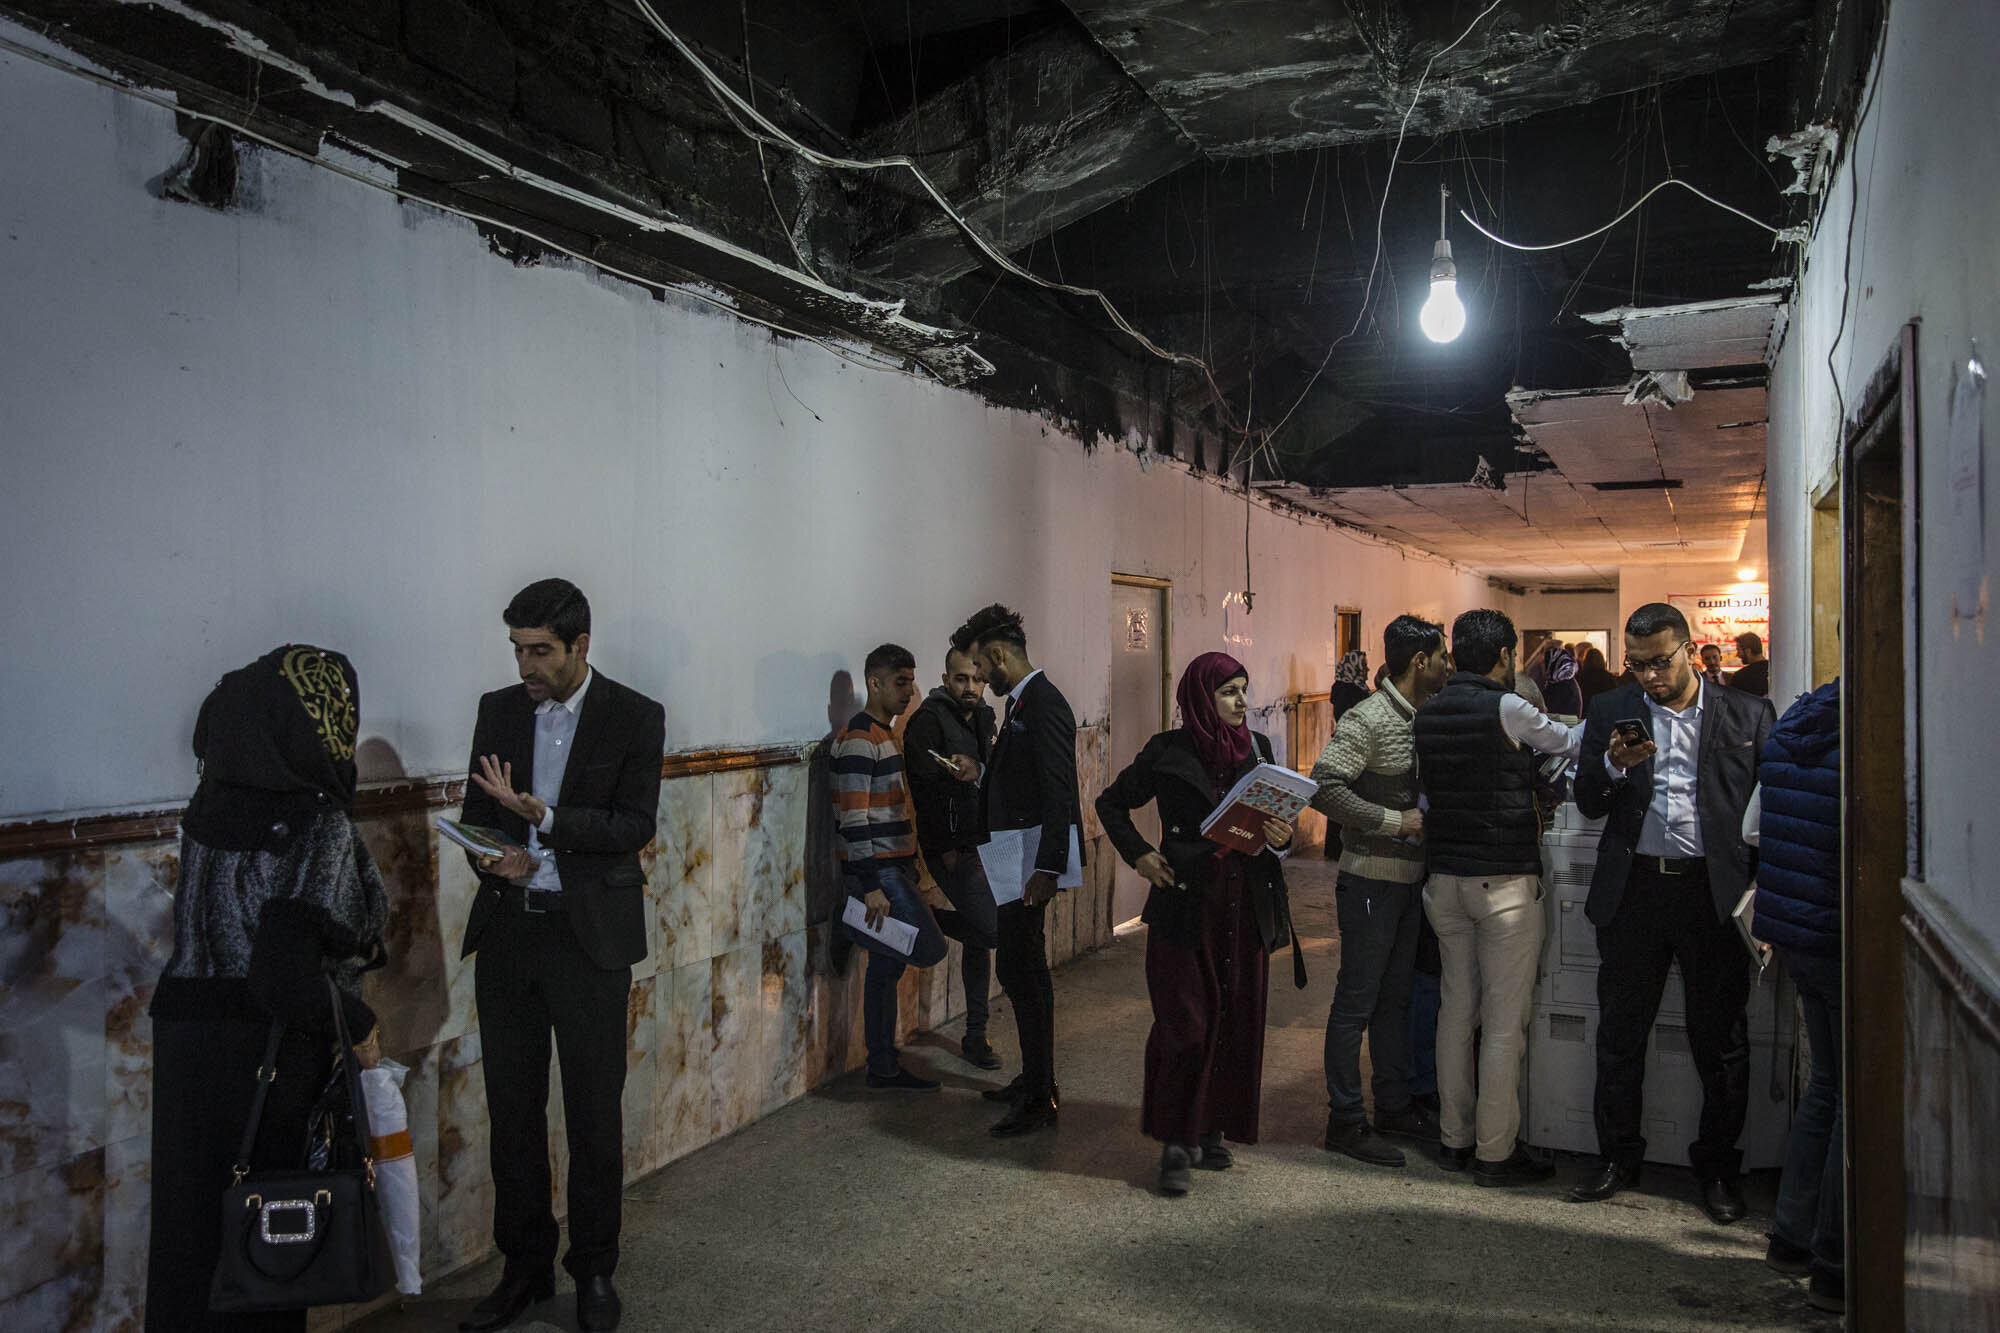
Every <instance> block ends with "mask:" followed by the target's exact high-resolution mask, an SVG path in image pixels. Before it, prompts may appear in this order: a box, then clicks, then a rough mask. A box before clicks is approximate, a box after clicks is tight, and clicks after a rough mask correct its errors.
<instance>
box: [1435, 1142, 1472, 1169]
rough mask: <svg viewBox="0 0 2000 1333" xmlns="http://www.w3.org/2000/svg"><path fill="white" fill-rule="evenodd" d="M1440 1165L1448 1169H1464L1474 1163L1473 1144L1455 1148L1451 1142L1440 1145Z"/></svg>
mask: <svg viewBox="0 0 2000 1333" xmlns="http://www.w3.org/2000/svg"><path fill="white" fill-rule="evenodd" d="M1438 1165H1439V1166H1441V1167H1443V1168H1444V1169H1445V1170H1447V1171H1463V1170H1465V1168H1466V1167H1468V1166H1471V1165H1472V1145H1471V1144H1467V1145H1466V1146H1465V1147H1463V1148H1454V1147H1451V1146H1450V1145H1449V1144H1444V1143H1440V1144H1439V1145H1438Z"/></svg>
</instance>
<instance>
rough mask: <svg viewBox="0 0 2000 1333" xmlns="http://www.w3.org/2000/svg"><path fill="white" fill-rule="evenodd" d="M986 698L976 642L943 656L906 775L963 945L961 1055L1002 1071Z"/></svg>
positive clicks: (921, 840)
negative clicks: (989, 1029)
mask: <svg viewBox="0 0 2000 1333" xmlns="http://www.w3.org/2000/svg"><path fill="white" fill-rule="evenodd" d="M985 693H986V673H985V672H984V671H982V670H981V669H980V667H979V664H978V663H976V662H974V661H973V660H972V654H971V645H970V644H959V643H956V642H954V643H953V644H952V646H951V648H950V650H949V651H947V652H946V653H945V658H944V683H943V684H942V685H940V686H938V687H937V688H936V689H934V690H932V691H931V692H930V695H929V697H927V698H926V699H925V700H924V701H923V702H922V703H921V704H919V705H917V711H916V712H915V713H912V714H911V715H910V720H909V722H908V723H907V724H905V725H904V727H903V754H904V765H903V773H904V776H905V778H906V779H907V780H908V781H909V784H910V803H911V804H912V805H913V806H915V807H916V816H917V846H918V847H919V848H920V849H921V850H922V851H923V854H924V861H925V862H926V863H927V864H928V865H929V866H930V868H931V876H932V878H934V879H935V880H937V882H938V887H940V888H941V889H943V890H944V896H945V897H947V898H949V899H950V900H951V905H952V906H953V907H954V908H956V909H957V910H956V911H955V912H950V913H945V914H943V915H941V916H939V917H938V926H939V928H940V929H942V930H943V931H944V933H945V934H947V935H951V936H952V937H953V938H955V939H957V940H958V941H959V942H960V943H961V944H963V945H964V953H963V955H962V958H961V961H960V968H961V970H962V971H963V972H964V974H965V1035H964V1036H963V1037H961V1038H960V1039H959V1043H958V1050H959V1054H960V1055H963V1056H964V1057H965V1058H966V1060H967V1061H969V1062H970V1063H972V1064H974V1065H977V1066H978V1067H979V1068H981V1069H998V1068H999V1067H1000V1057H999V1056H997V1055H995V1054H994V1053H993V1047H992V1045H991V1043H989V1042H988V1041H987V1040H986V999H987V991H988V989H989V988H990V983H991V978H992V965H993V952H992V950H993V946H994V944H995V943H997V942H998V929H999V923H998V918H997V917H996V915H995V911H996V909H995V907H994V905H993V890H992V889H991V888H990V887H989V886H988V885H987V883H986V873H985V871H984V870H983V869H982V868H981V866H980V864H979V844H980V843H981V842H983V841H985V833H984V831H983V830H984V821H983V820H982V819H981V818H980V814H979V775H980V774H981V773H983V772H985V770H986V761H987V759H988V758H989V757H990V755H991V753H992V748H993V710H992V709H991V708H990V707H988V706H987V705H986V703H985V702H984V701H983V700H982V699H981V698H980V696H981V695H983V694H985ZM940 756H942V759H940ZM945 761H949V765H948V766H947V763H946V762H945Z"/></svg>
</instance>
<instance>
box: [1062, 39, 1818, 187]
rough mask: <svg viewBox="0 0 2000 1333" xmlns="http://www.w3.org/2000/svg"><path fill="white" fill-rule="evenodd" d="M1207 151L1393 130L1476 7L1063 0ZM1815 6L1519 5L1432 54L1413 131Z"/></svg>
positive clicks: (1671, 70)
mask: <svg viewBox="0 0 2000 1333" xmlns="http://www.w3.org/2000/svg"><path fill="white" fill-rule="evenodd" d="M1066 3H1067V4H1068V7H1069V9H1070V10H1071V12H1073V13H1074V14H1075V15H1076V16H1077V18H1079V19H1080V20H1082V22H1083V24H1084V26H1085V27H1087V28H1089V29H1090V31H1091V34H1092V35H1093V36H1095V37H1096V38H1097V40H1098V41H1099V42H1101V43H1102V44H1103V46H1104V49H1105V50H1106V51H1108V52H1110V53H1111V55H1112V56H1113V57H1114V58H1115V59H1116V60H1117V61H1118V62H1119V63H1120V64H1121V65H1123V66H1124V67H1125V69H1126V70H1127V72H1129V73H1130V74H1131V76H1132V78H1133V79H1134V80H1135V81H1136V82H1137V83H1138V84H1139V86H1140V87H1142V88H1144V89H1145V90H1146V92H1147V94H1148V95H1149V96H1150V97H1152V99H1153V100H1154V101H1155V102H1157V103H1158V104H1159V105H1160V107H1161V108H1162V109H1163V110H1164V111H1165V112H1166V114H1167V115H1168V116H1170V117H1171V118H1172V119H1173V121H1174V123H1175V124H1176V125H1178V126H1179V127H1180V128H1181V130H1182V131H1183V132H1185V133H1186V134H1187V135H1188V136H1189V137H1190V138H1191V139H1193V140H1194V141H1195V142H1196V143H1198V144H1200V145H1201V148H1202V150H1203V151H1204V152H1206V153H1209V154H1210V155H1212V156H1216V157H1247V156H1256V155H1261V154H1265V153H1271V152H1278V151H1283V150H1287V149H1297V148H1316V147H1325V146H1329V145H1336V144H1345V143H1358V142H1363V141H1366V140H1370V139H1379V138H1384V137H1393V136H1394V135H1395V134H1396V133H1397V130H1398V127H1399V125H1400V124H1401V122H1402V118H1403V114H1404V112H1405V111H1407V110H1408V109H1409V105H1410V96H1411V94H1412V93H1413V92H1414V91H1415V90H1416V86H1417V80H1418V78H1419V77H1420V76H1421V75H1422V74H1423V71H1424V66H1425V64H1426V62H1428V61H1430V60H1431V58H1432V57H1433V56H1436V55H1438V53H1439V52H1440V51H1442V50H1443V48H1445V47H1446V46H1448V45H1450V43H1451V42H1452V40H1453V39H1454V38H1456V37H1457V36H1458V35H1459V34H1460V33H1461V32H1462V31H1464V29H1465V27H1466V26H1467V25H1468V24H1470V23H1471V20H1472V18H1473V17H1474V16H1475V15H1476V14H1478V13H1479V7H1478V6H1476V5H1473V4H1469V3H1467V4H1453V5H1439V4H1417V3H1410V2H1408V0H1349V2H1348V3H1340V2H1339V0H1066ZM1811 8H1812V6H1811V3H1810V0H1518V3H1513V4H1508V5H1503V6H1502V7H1501V8H1500V9H1499V10H1498V11H1497V12H1495V13H1494V14H1493V15H1492V16H1491V17H1490V18H1489V19H1487V20H1486V21H1485V22H1483V23H1481V24H1479V25H1478V26H1477V27H1476V28H1475V30H1474V31H1473V33H1472V35H1471V36H1470V37H1468V38H1467V39H1466V40H1465V41H1464V42H1463V43H1461V44H1460V45H1459V46H1457V47H1456V48H1455V49H1453V50H1451V51H1450V52H1448V53H1445V54H1443V55H1441V56H1439V58H1438V59H1437V62H1436V64H1435V66H1434V67H1433V68H1432V70H1431V74H1430V79H1429V81H1428V82H1427V83H1426V85H1425V87H1424V90H1423V95H1422V97H1421V98H1420V99H1419V101H1418V103H1417V107H1416V110H1415V111H1414V112H1413V113H1412V114H1411V116H1410V122H1409V132H1410V134H1412V135H1414V136H1418V137H1424V136H1433V135H1440V134H1449V133H1454V132H1456V131H1460V130H1468V129H1473V128H1476V127H1482V126H1492V125H1497V124H1501V123H1504V122H1507V121H1511V120H1517V119H1519V118H1521V117H1524V116H1531V115H1534V114H1536V113H1537V112H1542V111H1549V110H1553V109H1555V108H1557V107H1563V106H1572V105H1576V104H1578V103H1583V102H1591V101H1596V100H1598V99H1600V98H1604V97H1607V96H1610V95H1612V94H1614V93H1620V92H1625V91H1627V90H1630V89H1633V88H1641V87H1647V86H1650V85H1653V84H1657V83H1662V82H1666V81H1669V80H1674V79H1681V78H1687V77H1689V76H1691V75H1696V74H1707V73H1713V72H1715V71H1717V70H1722V69H1729V68H1732V67H1734V66H1737V65H1744V64H1754V63H1756V62H1758V61H1762V60H1767V59H1770V58H1772V57H1773V56H1776V55H1779V54H1782V53H1783V52H1785V51H1786V50H1788V49H1789V48H1790V47H1792V46H1794V45H1796V43H1797V42H1798V41H1799V40H1800V38H1801V37H1802V36H1803V34H1804V32H1805V23H1806V18H1807V16H1808V14H1809V13H1810V11H1811Z"/></svg>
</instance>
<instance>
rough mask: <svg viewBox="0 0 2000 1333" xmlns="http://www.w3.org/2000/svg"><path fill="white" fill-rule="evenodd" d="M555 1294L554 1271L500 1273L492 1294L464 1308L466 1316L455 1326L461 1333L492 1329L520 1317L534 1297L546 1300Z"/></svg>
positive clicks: (485, 1331)
mask: <svg viewBox="0 0 2000 1333" xmlns="http://www.w3.org/2000/svg"><path fill="white" fill-rule="evenodd" d="M555 1294H556V1279H555V1274H553V1273H537V1274H536V1275H535V1276H533V1277H503V1278H501V1279H500V1285H499V1286H497V1287H495V1288H494V1289H493V1292H492V1294H491V1295H489V1296H487V1298H486V1299H485V1300H483V1301H481V1302H479V1304H477V1305H475V1306H473V1307H472V1308H471V1309H470V1310H468V1311H467V1312H466V1315H465V1318H463V1319H461V1320H459V1321H458V1326H459V1328H461V1329H463V1330H464V1333H492V1330H494V1329H499V1328H505V1327H507V1325H509V1324H511V1323H513V1322H514V1321H515V1320H516V1319H519V1318H520V1317H521V1315H522V1314H523V1313H524V1312H526V1310H527V1308H528V1307H529V1306H531V1305H533V1304H535V1303H536V1302H537V1301H545V1300H547V1299H548V1298H549V1297H551V1296H553V1295H555Z"/></svg>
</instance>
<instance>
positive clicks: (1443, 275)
mask: <svg viewBox="0 0 2000 1333" xmlns="http://www.w3.org/2000/svg"><path fill="white" fill-rule="evenodd" d="M1431 281H1432V282H1457V281H1458V265H1456V264H1454V263H1452V262H1451V242H1450V241H1447V240H1443V239H1440V240H1439V241H1438V243H1437V249H1436V250H1434V251H1432V252H1431Z"/></svg>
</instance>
